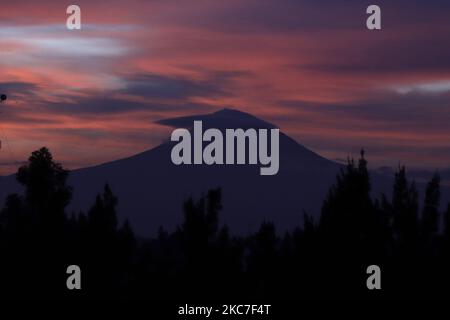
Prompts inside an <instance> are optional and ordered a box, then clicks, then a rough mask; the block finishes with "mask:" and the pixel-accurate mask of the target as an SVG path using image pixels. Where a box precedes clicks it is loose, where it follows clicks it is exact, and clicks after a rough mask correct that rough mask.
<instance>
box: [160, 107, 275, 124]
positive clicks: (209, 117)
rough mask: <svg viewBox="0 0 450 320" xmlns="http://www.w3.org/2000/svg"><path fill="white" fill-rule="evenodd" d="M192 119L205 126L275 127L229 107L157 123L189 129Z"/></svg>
mask: <svg viewBox="0 0 450 320" xmlns="http://www.w3.org/2000/svg"><path fill="white" fill-rule="evenodd" d="M194 121H202V122H203V125H204V127H206V128H218V129H224V128H242V129H248V128H255V129H262V128H264V129H272V128H275V126H274V125H273V124H271V123H269V122H266V121H264V120H261V119H259V118H257V117H255V116H253V115H251V114H249V113H246V112H243V111H240V110H237V109H230V108H224V109H221V110H219V111H216V112H213V113H208V114H201V115H193V116H185V117H176V118H170V119H163V120H159V121H157V123H159V124H162V125H166V126H170V127H175V128H188V129H189V128H191V127H192V125H193V123H194Z"/></svg>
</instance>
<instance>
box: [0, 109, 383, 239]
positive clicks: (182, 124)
mask: <svg viewBox="0 0 450 320" xmlns="http://www.w3.org/2000/svg"><path fill="white" fill-rule="evenodd" d="M194 120H201V121H203V128H204V129H203V130H206V129H207V128H210V127H213V128H218V129H220V130H224V129H226V128H229V129H237V128H242V129H247V128H255V129H262V128H266V129H271V128H274V127H275V126H274V125H272V124H270V123H268V122H265V121H263V120H260V119H258V118H256V117H254V116H252V115H250V114H248V113H244V112H240V111H237V110H231V109H223V110H220V111H218V112H215V113H211V114H206V115H198V116H189V117H179V118H172V119H166V120H161V121H159V122H158V123H159V124H162V125H167V126H171V127H174V128H187V129H190V128H191V127H192V125H193V122H194ZM173 145H174V143H173V142H171V141H169V139H168V140H167V142H165V143H162V144H161V145H159V146H157V147H155V148H153V149H151V150H148V151H145V152H142V153H140V154H137V155H134V156H131V157H129V158H125V159H120V160H116V161H112V162H108V163H105V164H101V165H97V166H93V167H89V168H84V169H78V170H74V171H72V172H71V174H70V177H69V180H68V184H69V185H71V186H73V187H74V192H73V199H72V202H71V204H70V207H69V208H70V209H71V210H73V211H74V212H78V211H80V210H84V211H86V210H87V209H88V208H89V206H90V205H92V203H93V201H94V199H95V195H96V194H97V193H98V192H99V191H100V190H102V189H103V186H104V184H105V183H109V185H110V186H111V188H112V190H113V192H114V193H115V194H116V195H117V196H118V199H119V205H118V213H119V217H120V218H122V219H124V218H128V219H129V221H130V223H131V225H132V227H133V229H134V230H135V232H136V233H137V234H138V235H141V236H148V235H153V234H155V233H156V231H157V230H158V228H159V227H160V226H163V227H165V228H166V229H169V230H173V229H174V228H175V227H176V226H177V225H179V224H180V223H181V221H182V218H183V216H182V204H183V202H184V201H185V200H186V199H187V198H189V197H191V196H194V197H198V196H201V195H203V194H204V193H206V192H207V191H208V190H209V189H211V188H217V187H221V188H222V194H223V205H224V208H223V213H222V214H221V223H226V224H228V225H229V226H230V229H231V230H233V232H236V233H239V234H248V233H249V232H254V231H256V230H257V229H258V228H259V226H260V223H261V221H273V222H275V225H276V227H277V229H278V230H281V231H282V230H286V229H290V228H291V227H292V226H296V225H299V224H300V223H301V222H302V217H303V213H304V212H306V213H308V214H310V215H312V216H314V217H318V216H319V213H320V208H321V204H322V201H323V199H324V198H325V195H326V193H327V191H328V189H329V187H330V186H331V185H332V184H333V182H334V181H335V178H336V175H337V174H338V172H339V170H340V168H341V167H342V165H341V164H338V163H335V162H333V161H330V160H327V159H325V158H323V157H321V156H319V155H317V154H316V153H314V152H312V151H310V150H308V149H307V148H305V147H304V146H302V145H301V144H299V143H297V142H296V141H295V140H293V139H291V138H290V137H289V136H287V135H285V134H283V133H281V132H280V141H279V145H280V155H279V157H280V158H279V159H280V167H279V171H278V174H276V175H273V176H261V175H260V172H259V169H260V165H212V166H208V165H181V166H177V165H174V164H173V163H172V161H171V157H170V154H171V149H172V147H173ZM372 181H373V184H374V191H375V194H376V195H378V192H380V191H384V192H385V193H386V194H388V195H390V193H391V191H390V189H389V188H390V186H391V185H392V178H391V176H385V175H381V174H378V173H377V174H375V176H374V177H373V180H372ZM18 191H20V188H19V187H18V185H17V183H16V182H15V180H14V176H8V177H2V178H1V179H0V192H1V199H0V200H2V201H3V199H4V197H5V196H6V195H7V194H9V193H11V192H18Z"/></svg>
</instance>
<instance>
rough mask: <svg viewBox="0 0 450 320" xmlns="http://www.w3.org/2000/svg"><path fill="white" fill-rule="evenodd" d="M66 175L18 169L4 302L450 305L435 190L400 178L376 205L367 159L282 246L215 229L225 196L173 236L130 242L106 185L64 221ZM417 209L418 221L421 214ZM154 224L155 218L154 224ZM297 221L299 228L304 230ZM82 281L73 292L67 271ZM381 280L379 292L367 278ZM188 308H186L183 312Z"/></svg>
mask: <svg viewBox="0 0 450 320" xmlns="http://www.w3.org/2000/svg"><path fill="white" fill-rule="evenodd" d="M67 177H68V171H67V170H65V169H64V168H63V167H62V166H61V165H60V164H58V163H56V162H55V161H54V160H53V158H52V155H51V153H50V152H49V150H48V149H46V148H42V149H40V150H38V151H35V152H33V153H32V155H31V156H30V158H29V160H28V163H27V164H26V165H24V166H22V167H21V168H19V170H18V172H17V174H16V178H17V181H18V182H20V183H21V184H22V185H23V186H24V188H25V192H24V194H23V195H18V194H12V195H9V196H8V197H7V199H6V202H5V205H4V208H3V209H2V211H1V213H0V294H1V295H2V296H8V297H22V296H28V297H58V298H65V297H66V298H105V297H116V298H134V297H149V298H158V299H195V298H202V299H212V300H214V299H239V298H241V299H264V298H267V299H269V298H276V299H281V298H291V299H298V298H301V297H318V298H320V297H330V298H332V297H357V298H364V297H368V298H371V297H373V298H382V297H430V296H438V297H448V296H449V294H448V293H447V292H448V290H447V288H448V287H449V286H450V276H449V270H450V205H449V206H448V209H447V210H446V211H445V212H440V209H439V208H440V178H439V176H438V175H437V174H436V175H434V176H433V177H432V179H431V181H430V182H429V183H428V185H427V188H426V193H425V200H424V204H423V205H422V206H419V200H418V191H417V188H416V186H415V184H414V182H410V181H408V179H407V176H406V170H405V168H404V167H400V168H399V170H398V172H397V173H396V174H395V178H394V185H393V190H392V194H391V195H381V196H380V198H379V199H373V198H372V197H371V192H370V191H371V186H370V177H369V173H368V170H367V161H366V160H365V158H364V153H363V152H362V153H361V158H360V159H359V161H358V162H355V161H353V160H349V162H348V164H347V166H346V167H345V168H343V169H342V171H341V173H340V174H339V175H338V176H337V179H336V182H335V184H334V185H333V186H332V187H331V188H330V190H329V193H328V195H327V197H326V199H325V201H324V203H323V206H322V211H321V217H320V219H319V220H318V221H314V220H313V219H312V217H311V216H309V215H307V214H304V217H303V223H302V225H301V226H298V227H297V228H296V229H295V230H294V231H292V232H287V233H285V234H284V235H282V236H280V235H279V233H277V231H276V229H275V225H274V223H272V222H263V223H262V224H261V227H260V229H259V231H258V232H256V233H255V234H252V235H249V236H246V237H234V236H231V235H230V232H229V230H228V228H227V226H224V225H222V224H221V223H220V221H219V216H220V211H221V209H222V199H221V191H220V189H216V190H210V191H209V192H208V193H207V194H206V195H205V196H204V197H202V198H200V199H197V200H195V199H188V200H187V201H186V202H185V203H184V210H183V211H184V221H183V223H182V224H181V225H180V226H179V227H178V228H177V230H176V231H175V232H172V233H168V232H167V231H165V230H164V229H163V228H160V230H159V233H158V236H157V237H156V238H152V239H150V238H149V239H137V238H136V237H135V235H134V233H133V231H132V229H131V227H130V224H129V223H128V221H125V222H124V223H122V224H120V223H119V222H118V218H117V212H116V206H117V203H118V199H117V198H116V196H114V194H113V192H112V190H111V189H110V187H109V186H108V185H105V187H104V190H103V192H102V193H101V194H99V195H97V197H96V198H95V200H94V201H93V205H92V207H91V208H90V210H89V211H88V212H79V213H76V214H75V213H73V214H71V215H68V214H67V212H66V211H67V209H66V207H67V205H68V204H69V202H70V199H71V194H72V189H71V188H70V187H69V186H68V185H67V184H66V181H67ZM420 208H422V209H420ZM149 214H150V213H149ZM300 220H301V219H300V217H299V224H300ZM69 265H78V266H80V268H81V270H82V274H81V275H82V289H81V290H72V291H71V290H68V289H67V287H66V279H67V277H68V275H67V274H66V268H67V267H68V266H69ZM369 265H378V266H379V267H380V268H381V285H382V289H381V290H374V291H371V290H368V289H367V287H366V279H367V278H368V275H367V274H366V269H367V267H368V266H369ZM182 301H185V300H182Z"/></svg>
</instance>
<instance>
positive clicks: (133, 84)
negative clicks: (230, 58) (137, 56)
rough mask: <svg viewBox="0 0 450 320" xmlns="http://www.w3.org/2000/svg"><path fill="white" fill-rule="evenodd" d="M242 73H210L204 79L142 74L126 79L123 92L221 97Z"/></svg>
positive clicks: (177, 97) (173, 97)
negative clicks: (228, 85) (125, 86)
mask: <svg viewBox="0 0 450 320" xmlns="http://www.w3.org/2000/svg"><path fill="white" fill-rule="evenodd" d="M239 75H240V73H233V72H223V73H212V74H208V75H207V77H206V79H204V80H193V79H188V78H182V77H169V76H163V75H158V74H141V75H135V76H133V77H130V78H128V79H126V81H127V88H126V89H125V90H122V91H121V92H122V93H126V94H131V95H136V96H141V97H146V98H155V99H170V100H183V99H186V98H191V97H220V96H225V95H227V94H228V93H227V91H226V87H227V84H229V83H230V82H231V81H232V80H233V79H234V78H235V77H237V76H239Z"/></svg>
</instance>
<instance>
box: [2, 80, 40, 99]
mask: <svg viewBox="0 0 450 320" xmlns="http://www.w3.org/2000/svg"><path fill="white" fill-rule="evenodd" d="M36 88H37V86H36V85H35V84H33V83H29V82H0V92H1V93H6V94H8V95H9V96H13V95H16V94H31V92H32V91H33V90H35V89H36Z"/></svg>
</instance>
